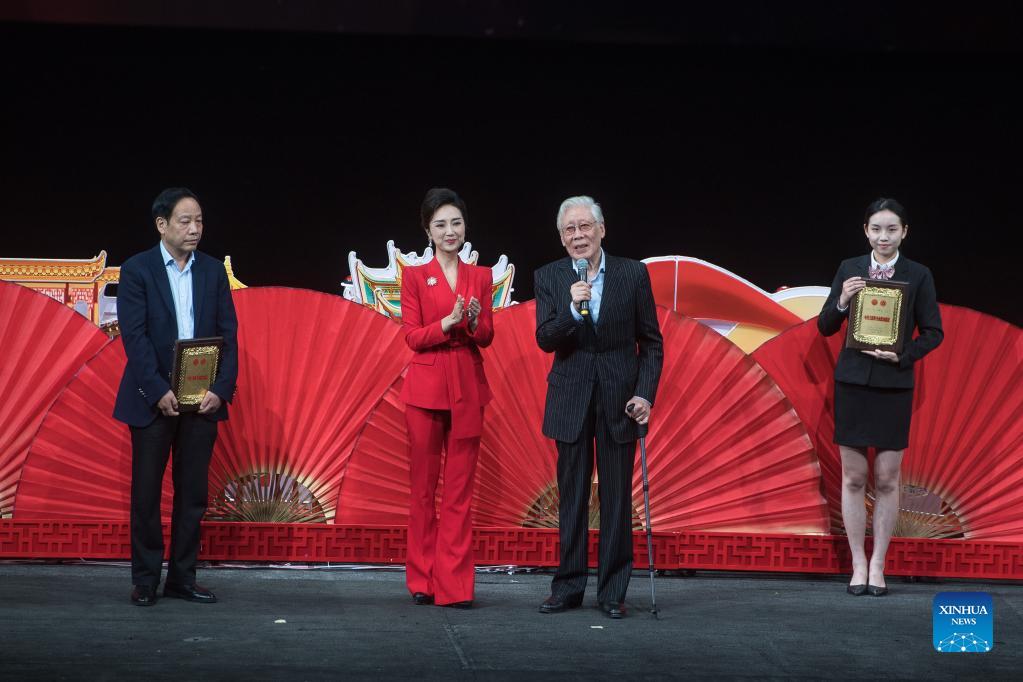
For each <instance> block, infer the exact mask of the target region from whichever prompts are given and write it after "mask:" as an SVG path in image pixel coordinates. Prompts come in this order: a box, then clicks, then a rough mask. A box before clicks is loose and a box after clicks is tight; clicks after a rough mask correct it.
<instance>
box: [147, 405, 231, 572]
mask: <svg viewBox="0 0 1023 682" xmlns="http://www.w3.org/2000/svg"><path fill="white" fill-rule="evenodd" d="M216 440H217V423H216V422H214V421H210V420H209V419H207V418H206V417H202V416H200V415H198V414H195V413H185V414H182V415H180V416H178V417H165V416H164V415H162V414H161V415H158V416H157V417H156V419H155V420H154V421H153V423H152V424H150V425H149V426H144V427H141V428H138V427H134V426H133V427H131V580H132V584H133V585H152V586H153V587H155V586H156V585H158V584H159V582H160V573H161V569H162V567H163V555H164V548H163V529H162V527H161V525H160V496H161V488H162V483H163V474H164V471H166V469H167V457H168V456H169V455H170V454H171V453H172V452H173V458H172V463H171V475H172V478H173V481H174V510H173V512H172V514H171V546H170V562H169V563H168V566H167V582H169V583H174V584H177V585H192V584H194V583H195V562H196V557H197V556H198V555H199V522H200V521H202V517H203V515H204V514H205V513H206V505H207V503H208V502H207V495H208V480H209V479H208V475H209V467H210V457H211V456H212V454H213V444H214V442H216Z"/></svg>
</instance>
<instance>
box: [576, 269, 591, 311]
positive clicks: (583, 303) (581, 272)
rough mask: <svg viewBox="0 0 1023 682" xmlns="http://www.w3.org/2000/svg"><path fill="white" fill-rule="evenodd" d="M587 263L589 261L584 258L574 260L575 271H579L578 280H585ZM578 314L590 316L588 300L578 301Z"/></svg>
mask: <svg viewBox="0 0 1023 682" xmlns="http://www.w3.org/2000/svg"><path fill="white" fill-rule="evenodd" d="M588 265H589V263H587V262H586V259H585V258H580V259H579V260H577V261H576V262H575V271H576V272H578V273H579V281H580V282H585V281H587V277H586V268H587V266H588ZM579 314H580V315H582V316H583V317H589V316H590V302H589V301H580V302H579Z"/></svg>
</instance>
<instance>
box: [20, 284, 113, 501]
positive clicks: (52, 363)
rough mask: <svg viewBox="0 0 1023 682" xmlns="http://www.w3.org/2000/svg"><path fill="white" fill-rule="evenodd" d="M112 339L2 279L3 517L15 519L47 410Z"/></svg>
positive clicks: (73, 314) (59, 306) (65, 310)
mask: <svg viewBox="0 0 1023 682" xmlns="http://www.w3.org/2000/svg"><path fill="white" fill-rule="evenodd" d="M107 341H108V339H107V336H106V334H104V333H103V332H101V331H100V330H99V329H98V328H97V327H96V325H94V324H93V323H92V322H90V321H89V320H87V319H86V318H84V317H83V316H81V315H79V314H78V313H76V312H75V311H74V310H72V309H71V308H68V307H67V306H65V305H63V304H61V303H58V302H57V301H54V300H53V299H51V298H50V297H49V296H45V295H44V294H41V293H39V292H37V291H34V290H32V289H29V288H28V287H23V286H20V285H18V284H12V283H10V282H2V281H0V518H4V517H8V516H10V515H11V512H12V508H13V504H14V496H15V492H16V490H17V486H18V481H19V479H20V478H21V473H22V468H23V466H24V464H25V458H26V456H27V455H28V450H29V445H30V444H31V442H32V438H33V436H35V434H36V431H37V430H38V429H39V425H40V424H41V423H42V421H43V417H44V416H45V415H46V411H47V410H48V409H49V408H50V406H51V405H52V404H53V401H54V400H55V399H56V398H57V395H58V394H59V393H60V392H61V391H62V390H63V389H64V386H65V385H66V384H67V383H68V381H70V380H71V377H73V376H74V374H75V372H76V371H78V369H79V368H80V367H81V366H82V364H83V363H85V361H86V360H88V359H89V358H90V357H92V356H93V355H95V354H96V352H97V351H99V350H100V348H102V347H103V345H104V344H105V343H107Z"/></svg>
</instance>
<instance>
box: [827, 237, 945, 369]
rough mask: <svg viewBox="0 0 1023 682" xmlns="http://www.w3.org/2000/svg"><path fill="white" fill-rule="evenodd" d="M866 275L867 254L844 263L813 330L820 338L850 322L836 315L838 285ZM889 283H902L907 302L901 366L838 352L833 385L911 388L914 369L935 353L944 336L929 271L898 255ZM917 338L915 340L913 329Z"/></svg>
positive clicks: (844, 315) (850, 350)
mask: <svg viewBox="0 0 1023 682" xmlns="http://www.w3.org/2000/svg"><path fill="white" fill-rule="evenodd" d="M869 270H870V254H869V253H868V254H867V255H865V256H858V257H856V258H850V259H848V260H845V261H842V264H841V265H840V266H838V272H837V273H836V274H835V281H834V282H833V283H832V284H831V293H830V294H829V295H828V300H826V301H825V302H824V307H823V308H822V309H821V313H820V315H819V316H818V317H817V328H818V329H819V330H820V332H821V334H823V335H824V336H831V335H832V334H834V333H835V332H837V331H838V330H839V329H841V328H842V322H843V321H844V320H845V319H846V318H847V317H849V310H848V309H846V310H845V311H841V310H839V309H838V299H839V297H840V296H841V295H842V283H843V282H845V280H847V279H849V278H850V277H855V276H859V277H863V278H867V277H868V275H869ZM892 279H893V280H896V281H899V282H906V283H908V284H909V286H908V287H907V288H906V294H905V296H906V298H905V300H904V301H903V304H904V305H905V306H906V309H907V310H908V311H909V313H908V314H907V315H906V318H905V320H906V322H905V324H904V326H903V328H902V330H901V334H902V335H903V338H904V339H906V342H905V343H904V344H903V347H902V353H901V354H900V355H899V362H898V363H894V362H888V361H887V360H877V359H875V358H873V357H871V356H869V355H867V354H865V353H863V352H862V351H860V350H858V349H855V348H844V347H843V348H842V352H841V353H839V355H838V363H837V364H836V365H835V380H836V381H844V382H845V383H847V384H858V385H860V386H877V387H879V388H912V387H913V363H915V362H916V361H917V360H919V359H920V358H922V357H923V356H925V355H927V354H928V353H930V352H931V351H932V350H934V349H935V348H937V347H938V344H940V343H941V340H942V339H943V338H944V337H945V333H944V332H943V331H942V329H941V311H940V310H939V309H938V296H937V293H936V292H935V289H934V277H933V276H932V275H931V271H930V270H928V269H927V268H926V267H925V266H923V265H921V264H920V263H916V262H914V261H911V260H909V259H908V258H906V257H905V256H903V255H901V254H900V255H899V260H897V261H896V262H895V274H894V275H893V276H892ZM914 327H915V328H916V329H918V330H919V332H920V334H919V336H917V337H916V338H913V328H914Z"/></svg>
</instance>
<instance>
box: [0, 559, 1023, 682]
mask: <svg viewBox="0 0 1023 682" xmlns="http://www.w3.org/2000/svg"><path fill="white" fill-rule="evenodd" d="M128 575H129V572H128V569H127V568H126V567H123V566H111V565H32V564H10V563H8V564H0V678H2V679H5V680H8V679H10V680H23V679H28V678H32V679H87V680H113V679H125V678H129V677H132V678H139V679H174V680H190V679H210V680H220V679H229V680H321V679H417V680H432V679H445V680H473V679H499V680H517V679H559V680H594V679H606V678H609V677H611V676H615V677H622V678H629V679H668V678H722V677H724V678H739V677H753V678H765V677H773V678H786V679H790V678H864V679H867V678H869V679H877V678H900V679H952V678H971V679H993V678H1000V679H1009V678H1015V679H1019V677H1020V674H1021V671H1023V586H1021V585H1007V584H994V583H985V584H982V583H972V582H971V583H965V582H958V581H948V582H942V583H904V582H900V581H898V580H895V579H893V580H892V581H891V582H890V587H891V588H892V594H891V595H889V596H888V597H883V598H877V597H868V596H864V597H851V596H848V595H846V594H845V591H844V590H845V586H844V583H843V582H842V581H840V580H838V579H823V578H805V577H800V576H784V577H781V576H770V575H768V576H765V575H752V576H751V575H736V574H726V575H722V574H714V573H700V574H697V575H696V576H695V577H688V578H683V577H672V576H665V577H659V578H658V580H657V588H658V593H657V601H658V606H659V607H660V609H661V618H660V620H654V619H653V617H652V616H651V615H650V614H649V613H648V609H649V592H648V582H647V577H646V574H645V573H640V572H637V573H636V575H635V576H634V578H633V583H632V587H631V589H630V599H629V603H628V605H629V607H630V613H629V617H628V618H626V619H624V620H621V621H611V620H608V619H607V618H605V617H604V616H603V615H602V614H601V612H599V611H597V610H596V609H595V608H592V607H591V605H590V604H591V602H592V598H591V597H588V603H587V607H585V608H581V609H578V610H575V611H571V612H567V613H563V614H556V615H541V614H539V613H537V611H536V608H537V606H538V605H539V603H540V601H542V599H543V598H544V596H546V593H547V587H548V582H549V579H550V578H549V575H547V574H539V573H516V574H511V575H509V574H508V573H500V572H499V573H481V574H479V575H478V576H477V608H474V609H472V610H471V611H457V610H453V609H446V608H439V607H434V606H414V605H413V604H412V603H411V601H410V599H409V598H408V596H407V594H406V592H405V589H404V574H403V573H402V572H400V571H395V570H374V569H368V570H347V569H315V570H285V569H269V568H239V569H229V568H216V569H212V568H211V569H206V570H203V571H202V572H201V573H200V582H201V583H203V584H205V585H207V586H209V587H211V588H213V589H214V590H215V591H216V592H217V594H218V596H219V597H220V599H221V602H220V603H219V604H215V605H198V604H191V603H186V602H182V601H178V600H173V599H167V600H161V601H160V602H159V603H158V604H157V605H156V606H155V607H153V608H139V607H135V606H132V605H131V604H130V603H129V601H128V594H129V591H130V585H129V578H128ZM960 590H961V591H972V590H981V591H986V592H988V593H990V594H991V595H992V597H993V600H994V608H995V621H994V623H995V647H994V650H993V651H991V652H990V653H987V654H939V653H936V652H935V651H934V650H933V649H932V645H931V600H932V598H933V596H934V595H935V594H936V593H937V592H941V591H960Z"/></svg>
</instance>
